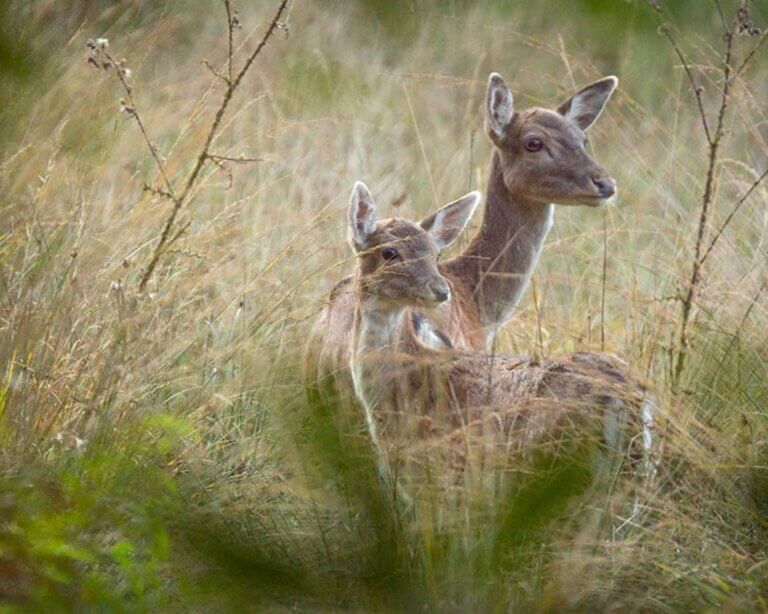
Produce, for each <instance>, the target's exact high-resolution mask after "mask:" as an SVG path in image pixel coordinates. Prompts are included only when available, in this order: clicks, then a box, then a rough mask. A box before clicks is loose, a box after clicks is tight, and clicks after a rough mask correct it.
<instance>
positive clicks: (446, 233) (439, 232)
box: [419, 192, 480, 249]
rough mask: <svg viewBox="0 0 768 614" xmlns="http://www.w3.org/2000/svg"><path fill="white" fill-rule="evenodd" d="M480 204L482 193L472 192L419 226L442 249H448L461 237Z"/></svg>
mask: <svg viewBox="0 0 768 614" xmlns="http://www.w3.org/2000/svg"><path fill="white" fill-rule="evenodd" d="M479 202H480V192H470V193H469V194H466V195H464V196H462V197H461V198H460V199H458V200H454V201H453V202H452V203H448V204H447V205H445V206H444V207H443V208H442V209H440V210H439V211H436V212H435V213H433V214H432V215H430V216H429V217H426V218H424V219H423V220H421V222H420V223H419V225H420V226H421V227H422V228H423V229H424V230H426V231H427V232H428V233H429V234H430V235H431V236H432V238H433V239H434V240H435V243H437V246H438V247H439V248H440V249H443V248H445V247H448V246H449V245H450V244H451V243H453V241H454V240H455V239H456V237H458V236H459V234H460V233H461V231H462V230H464V227H465V226H466V225H467V222H469V218H471V217H472V214H473V213H474V212H475V207H477V203H479Z"/></svg>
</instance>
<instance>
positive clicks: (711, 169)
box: [672, 22, 735, 387]
mask: <svg viewBox="0 0 768 614" xmlns="http://www.w3.org/2000/svg"><path fill="white" fill-rule="evenodd" d="M734 29H735V22H734V25H732V26H731V27H730V28H728V30H727V31H726V32H725V60H724V63H723V69H722V71H723V87H722V92H721V96H720V110H719V112H718V114H717V126H716V128H715V134H714V136H713V137H712V139H711V141H710V142H709V162H708V165H707V177H706V183H705V185H704V194H703V195H702V198H701V212H700V214H699V225H698V232H697V234H696V244H695V247H694V258H693V267H692V270H691V279H690V281H689V282H688V288H687V290H686V293H685V297H684V298H683V302H682V313H681V322H680V347H679V349H678V353H677V360H676V364H675V368H674V371H673V379H672V383H673V386H674V387H677V384H678V383H679V381H680V375H681V374H682V372H683V368H684V366H685V357H686V354H687V351H688V323H689V321H690V316H691V308H692V307H693V305H694V303H695V302H696V292H697V290H698V286H699V282H700V281H701V265H702V257H701V249H702V246H703V244H704V234H705V232H706V229H707V223H708V219H709V208H710V206H711V204H712V198H713V194H714V184H715V175H716V170H717V167H718V163H719V152H720V142H721V140H722V138H723V129H724V126H725V117H726V113H727V111H728V108H729V101H730V95H731V70H732V68H731V60H732V53H733V35H734Z"/></svg>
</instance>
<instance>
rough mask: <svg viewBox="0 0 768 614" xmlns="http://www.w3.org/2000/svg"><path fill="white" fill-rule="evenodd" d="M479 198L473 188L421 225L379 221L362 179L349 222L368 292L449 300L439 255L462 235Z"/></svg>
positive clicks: (430, 301) (389, 298) (419, 300)
mask: <svg viewBox="0 0 768 614" xmlns="http://www.w3.org/2000/svg"><path fill="white" fill-rule="evenodd" d="M479 201H480V193H479V192H470V193H469V194H467V195H466V196H462V197H461V198H460V199H458V200H456V201H454V202H452V203H449V204H447V205H445V206H444V207H443V208H442V209H439V210H438V211H436V212H435V213H433V214H432V215H430V216H429V217H427V218H425V219H423V220H422V221H421V222H419V223H415V222H411V221H408V220H404V219H400V218H389V219H383V220H378V221H377V220H376V205H375V204H374V202H373V198H372V197H371V193H370V192H369V191H368V188H367V187H366V186H365V184H364V183H362V182H360V181H358V182H357V183H356V184H355V188H354V190H353V191H352V199H351V201H350V203H349V211H348V215H347V224H348V236H349V242H350V244H351V245H352V249H353V250H354V251H355V253H356V254H357V279H358V283H359V284H360V289H361V290H362V292H363V294H364V295H365V296H370V297H376V298H378V299H383V300H384V301H386V302H389V303H392V304H399V305H415V306H420V307H434V306H436V305H439V304H440V303H443V302H445V301H447V300H448V299H449V298H450V296H451V286H450V284H449V283H448V280H447V279H445V277H443V276H442V275H441V274H440V271H438V269H437V257H438V255H439V253H440V251H441V250H442V249H444V248H445V247H447V246H448V245H450V244H451V243H452V242H453V241H454V239H456V237H457V236H459V233H461V231H462V230H463V229H464V227H465V226H466V224H467V222H468V221H469V218H470V217H472V213H473V212H474V210H475V207H476V206H477V203H478V202H479Z"/></svg>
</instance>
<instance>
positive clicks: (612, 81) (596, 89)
mask: <svg viewBox="0 0 768 614" xmlns="http://www.w3.org/2000/svg"><path fill="white" fill-rule="evenodd" d="M618 84H619V80H618V79H617V78H616V77H605V78H604V79H600V80H599V81H595V82H594V83H592V84H591V85H588V86H587V87H585V88H583V89H580V90H579V91H578V92H576V93H575V94H574V95H573V96H571V97H570V98H569V99H568V100H566V101H565V102H564V103H562V104H561V105H560V106H559V107H557V111H558V113H560V115H562V116H564V117H566V118H567V119H570V120H571V121H572V122H573V123H574V124H576V125H577V126H578V127H579V128H581V129H582V130H586V129H587V128H589V127H590V126H591V125H592V124H594V123H595V120H596V119H597V118H598V117H600V113H602V112H603V109H604V108H605V103H607V102H608V99H609V98H610V97H611V94H613V90H615V89H616V86H617V85H618Z"/></svg>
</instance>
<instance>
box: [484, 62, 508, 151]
mask: <svg viewBox="0 0 768 614" xmlns="http://www.w3.org/2000/svg"><path fill="white" fill-rule="evenodd" d="M485 112H486V115H485V123H486V127H487V129H488V136H490V137H491V140H492V141H493V142H494V143H497V142H498V141H500V140H501V139H502V138H503V137H504V130H505V129H506V127H507V126H508V125H509V122H511V121H512V115H513V114H514V112H515V105H514V103H513V101H512V93H511V92H510V91H509V88H507V86H506V84H505V83H504V79H502V78H501V75H500V74H499V73H495V72H492V73H491V75H490V76H489V77H488V95H487V98H486V110H485Z"/></svg>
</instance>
